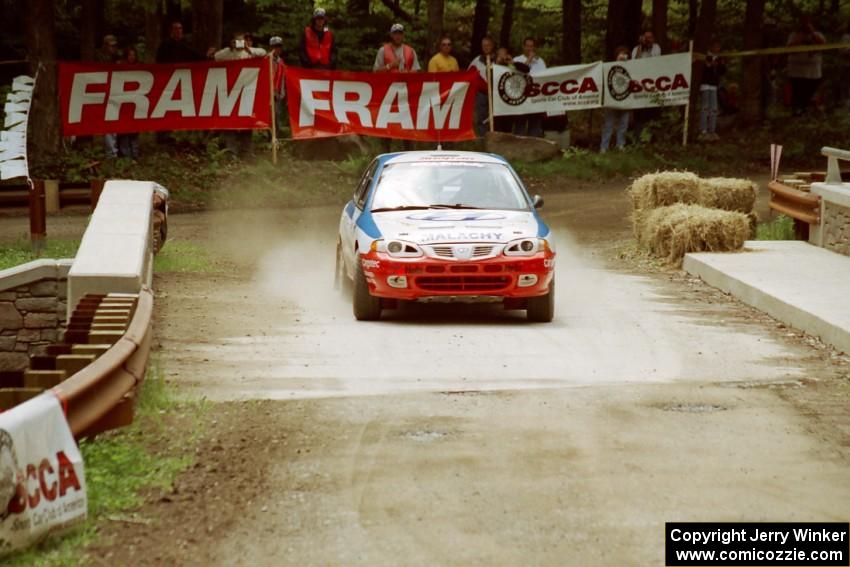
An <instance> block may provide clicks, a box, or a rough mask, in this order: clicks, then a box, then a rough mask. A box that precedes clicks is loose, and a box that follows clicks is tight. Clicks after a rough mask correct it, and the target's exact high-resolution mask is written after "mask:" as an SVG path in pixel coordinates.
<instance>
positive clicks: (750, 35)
mask: <svg viewBox="0 0 850 567" xmlns="http://www.w3.org/2000/svg"><path fill="white" fill-rule="evenodd" d="M764 4H765V0H747V12H746V15H745V16H744V50H749V49H759V48H760V47H762V41H763V38H762V26H763V24H764ZM742 65H743V78H742V84H741V121H742V122H743V123H744V124H747V125H752V124H757V123H759V122H761V120H762V118H763V117H764V107H763V106H762V92H761V88H762V79H763V76H762V58H761V57H744V58H743V61H742Z"/></svg>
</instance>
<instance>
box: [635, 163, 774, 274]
mask: <svg viewBox="0 0 850 567" xmlns="http://www.w3.org/2000/svg"><path fill="white" fill-rule="evenodd" d="M757 191H758V189H757V187H756V186H755V184H754V183H752V182H751V181H748V180H746V179H728V178H722V177H713V178H709V179H700V178H699V177H697V176H696V175H694V174H693V173H689V172H679V171H671V172H660V173H651V174H647V175H644V176H643V177H640V178H638V179H636V180H635V181H634V182H633V183H632V185H631V187H629V194H630V196H631V198H632V206H633V213H632V220H633V222H634V233H635V237H636V238H637V240H638V242H639V243H640V244H641V245H643V246H645V247H647V248H648V249H649V250H650V251H651V252H652V253H653V254H655V255H656V256H659V257H662V258H666V259H668V260H669V261H671V262H680V261H681V260H682V258H683V257H684V255H685V254H687V253H688V252H702V251H715V252H718V251H728V250H738V249H740V248H741V247H742V246H743V245H744V241H745V240H746V239H747V237H748V236H749V235H750V234H751V232H752V231H753V230H754V228H755V220H756V217H755V214H754V213H753V207H754V205H755V201H756V195H757Z"/></svg>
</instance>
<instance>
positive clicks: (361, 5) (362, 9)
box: [348, 0, 369, 16]
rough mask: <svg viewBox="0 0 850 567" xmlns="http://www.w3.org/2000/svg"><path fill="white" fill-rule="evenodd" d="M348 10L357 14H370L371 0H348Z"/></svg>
mask: <svg viewBox="0 0 850 567" xmlns="http://www.w3.org/2000/svg"><path fill="white" fill-rule="evenodd" d="M348 12H349V13H350V14H352V15H355V16H368V15H369V0H348Z"/></svg>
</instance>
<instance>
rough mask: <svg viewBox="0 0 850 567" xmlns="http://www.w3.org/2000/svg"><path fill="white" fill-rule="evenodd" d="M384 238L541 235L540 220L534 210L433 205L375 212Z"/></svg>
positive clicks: (485, 239)
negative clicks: (424, 209) (423, 208)
mask: <svg viewBox="0 0 850 567" xmlns="http://www.w3.org/2000/svg"><path fill="white" fill-rule="evenodd" d="M372 220H373V221H374V223H375V225H376V226H377V227H378V230H379V231H380V232H381V236H382V237H383V238H384V239H393V238H397V239H399V240H406V241H408V242H415V243H416V244H434V243H440V242H498V243H502V244H504V243H507V242H510V241H511V240H514V239H517V238H527V237H533V236H537V235H538V233H539V232H540V224H539V222H538V220H537V217H536V216H535V215H534V213H532V212H531V211H503V210H479V209H459V210H458V209H450V210H442V209H431V210H427V211H386V212H381V213H373V214H372Z"/></svg>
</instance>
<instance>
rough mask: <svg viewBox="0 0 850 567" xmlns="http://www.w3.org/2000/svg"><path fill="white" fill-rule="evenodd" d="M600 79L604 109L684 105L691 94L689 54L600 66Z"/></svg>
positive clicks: (615, 62)
mask: <svg viewBox="0 0 850 567" xmlns="http://www.w3.org/2000/svg"><path fill="white" fill-rule="evenodd" d="M602 75H603V81H604V84H605V101H604V106H605V108H619V109H634V108H647V107H654V106H676V105H682V104H687V103H688V99H689V97H690V93H691V54H690V53H681V54H677V55H662V56H660V57H648V58H644V59H633V60H631V61H612V62H609V63H603V64H602Z"/></svg>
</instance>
